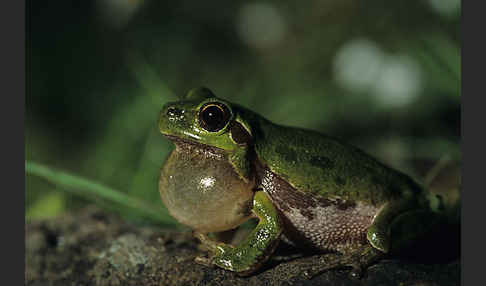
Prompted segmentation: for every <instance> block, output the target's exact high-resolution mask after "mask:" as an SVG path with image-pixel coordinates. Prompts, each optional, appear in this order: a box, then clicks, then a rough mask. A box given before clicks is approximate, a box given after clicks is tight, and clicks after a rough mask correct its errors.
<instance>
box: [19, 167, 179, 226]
mask: <svg viewBox="0 0 486 286" xmlns="http://www.w3.org/2000/svg"><path fill="white" fill-rule="evenodd" d="M25 172H26V173H27V174H31V175H34V176H38V177H41V178H44V179H45V180H47V181H49V182H51V183H53V184H54V185H56V186H58V187H60V188H61V189H63V190H66V191H71V192H72V191H74V190H78V191H79V193H78V192H75V193H77V194H81V195H84V197H88V198H89V197H90V196H95V197H97V198H101V199H104V200H107V201H110V202H113V203H116V204H118V205H121V206H122V207H126V208H128V209H130V211H132V212H136V213H139V214H141V215H144V216H146V217H148V218H151V219H153V220H154V221H155V222H158V223H160V224H163V225H171V226H174V225H175V222H174V221H173V220H171V219H170V217H169V216H168V214H167V211H165V210H164V209H162V208H158V207H156V206H153V205H151V204H149V203H146V202H144V201H141V200H138V199H136V198H133V197H129V196H127V195H125V194H124V193H122V192H120V191H117V190H114V189H112V188H109V187H107V186H104V185H102V184H100V183H97V182H93V181H91V180H88V179H85V178H82V177H78V176H75V175H71V174H69V173H67V172H64V171H60V170H55V169H52V168H50V167H47V166H44V165H42V164H39V163H35V162H30V161H26V162H25Z"/></svg>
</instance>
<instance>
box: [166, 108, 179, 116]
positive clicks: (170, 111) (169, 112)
mask: <svg viewBox="0 0 486 286" xmlns="http://www.w3.org/2000/svg"><path fill="white" fill-rule="evenodd" d="M176 113H177V109H176V108H175V107H172V106H171V107H169V108H167V115H169V116H174V115H176Z"/></svg>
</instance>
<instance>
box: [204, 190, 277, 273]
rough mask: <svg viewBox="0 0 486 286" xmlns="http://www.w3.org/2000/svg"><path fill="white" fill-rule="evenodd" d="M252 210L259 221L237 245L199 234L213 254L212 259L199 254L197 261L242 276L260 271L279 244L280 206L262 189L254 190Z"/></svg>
mask: <svg viewBox="0 0 486 286" xmlns="http://www.w3.org/2000/svg"><path fill="white" fill-rule="evenodd" d="M252 212H253V214H254V215H255V216H256V217H257V218H258V219H259V222H258V224H257V226H256V227H255V229H254V230H253V231H252V232H251V233H250V234H249V235H248V237H247V238H246V239H245V240H244V241H243V242H241V243H240V244H239V245H237V246H232V245H229V244H225V243H221V242H216V241H213V240H211V239H209V238H208V237H207V236H206V235H204V234H201V233H196V237H198V238H199V240H201V242H202V243H203V244H204V245H205V246H206V247H208V248H209V251H210V252H211V253H212V256H211V257H210V258H209V259H205V258H200V257H198V258H196V262H198V263H202V264H214V265H217V266H219V267H221V268H224V269H227V270H231V271H235V272H238V274H241V275H247V274H250V273H252V272H254V271H255V270H257V269H258V268H259V267H260V266H261V265H262V264H263V263H264V262H265V261H266V260H267V259H268V258H269V257H270V255H271V254H272V253H273V251H274V250H275V248H276V247H277V245H278V242H279V241H280V235H281V234H282V223H281V220H280V218H279V214H278V211H277V209H276V208H275V207H274V206H273V204H272V202H271V201H270V198H269V197H268V195H267V194H266V193H264V192H263V191H257V192H256V193H255V196H254V198H253V209H252Z"/></svg>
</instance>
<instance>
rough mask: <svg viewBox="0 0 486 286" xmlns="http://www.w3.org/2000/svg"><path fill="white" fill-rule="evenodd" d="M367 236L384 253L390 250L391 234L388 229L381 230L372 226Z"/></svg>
mask: <svg viewBox="0 0 486 286" xmlns="http://www.w3.org/2000/svg"><path fill="white" fill-rule="evenodd" d="M366 237H367V239H368V241H369V242H370V244H371V246H373V247H374V248H376V249H378V250H380V251H382V252H384V253H388V251H389V250H390V235H389V232H388V231H380V230H378V229H376V228H370V229H369V230H368V233H367V235H366Z"/></svg>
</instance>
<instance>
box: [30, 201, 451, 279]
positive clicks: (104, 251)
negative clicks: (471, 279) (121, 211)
mask: <svg viewBox="0 0 486 286" xmlns="http://www.w3.org/2000/svg"><path fill="white" fill-rule="evenodd" d="M25 250H26V269H25V283H26V284H27V285H206V284H211V285H304V284H305V285H459V284H460V261H459V259H458V258H456V259H454V260H452V261H448V262H445V263H427V264H424V263H422V264H419V263H412V262H405V261H403V260H383V261H381V262H379V263H378V264H376V265H373V266H371V267H370V268H369V269H368V270H367V272H366V275H365V276H364V277H363V278H361V279H356V278H352V277H350V276H349V275H348V272H349V271H348V270H345V269H342V270H333V271H327V272H324V273H322V274H320V275H319V276H316V277H315V278H313V279H311V280H309V279H308V278H306V277H305V276H304V272H305V271H304V270H305V268H303V265H307V267H308V265H312V263H315V261H318V258H319V256H309V257H302V258H295V259H292V258H291V257H290V256H288V257H287V258H286V256H285V253H283V254H282V253H280V254H278V255H277V256H275V259H273V260H271V261H269V262H268V263H267V264H266V265H265V267H264V269H263V270H262V271H260V272H259V273H257V274H255V275H253V276H250V277H240V276H238V275H235V274H234V273H232V272H229V271H225V270H222V269H218V268H210V267H205V266H202V265H199V264H196V263H195V262H194V257H195V256H196V255H200V254H201V252H200V250H198V243H197V241H196V240H195V239H194V238H193V237H192V235H191V233H190V232H177V231H174V230H166V229H160V228H156V227H140V226H136V225H132V224H129V223H126V222H124V221H123V220H122V219H120V218H118V217H117V216H115V215H112V214H108V213H106V212H104V211H102V210H99V209H95V208H87V209H84V210H82V211H80V212H78V213H74V214H66V215H63V216H61V217H59V218H55V219H50V220H42V221H35V222H31V223H29V224H27V225H26V248H25ZM277 251H279V250H277ZM277 258H279V259H278V260H277Z"/></svg>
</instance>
